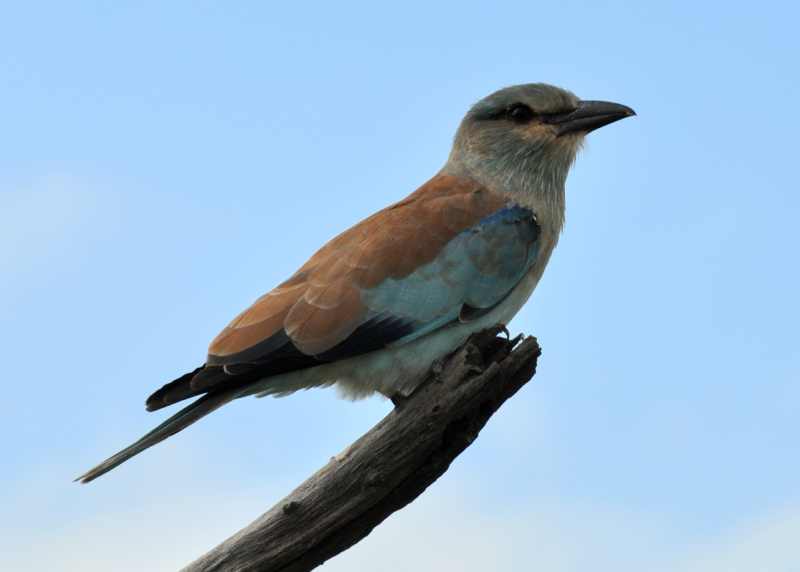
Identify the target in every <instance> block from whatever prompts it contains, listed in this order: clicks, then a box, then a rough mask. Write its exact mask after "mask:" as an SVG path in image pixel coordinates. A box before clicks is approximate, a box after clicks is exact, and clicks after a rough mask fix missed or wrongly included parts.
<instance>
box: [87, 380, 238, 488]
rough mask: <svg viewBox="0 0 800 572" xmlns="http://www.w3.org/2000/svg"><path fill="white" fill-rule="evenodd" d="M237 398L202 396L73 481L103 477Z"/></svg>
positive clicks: (232, 393)
mask: <svg viewBox="0 0 800 572" xmlns="http://www.w3.org/2000/svg"><path fill="white" fill-rule="evenodd" d="M238 396H239V395H238V393H237V392H235V391H221V392H218V393H209V394H206V395H204V396H203V397H201V398H200V399H198V400H196V401H194V402H192V403H191V404H190V405H188V406H187V407H184V408H183V409H181V410H180V411H178V412H177V413H176V414H175V415H173V416H172V417H170V418H169V419H167V420H166V421H164V422H163V423H162V424H161V425H159V426H158V427H156V428H155V429H153V430H152V431H150V432H149V433H147V434H146V435H145V436H144V437H142V438H141V439H139V440H138V441H136V442H135V443H133V444H132V445H129V446H127V447H125V448H124V449H123V450H122V451H120V452H119V453H117V454H116V455H113V456H111V457H109V458H108V459H106V460H105V461H103V462H102V463H100V464H99V465H97V466H96V467H95V468H93V469H91V470H89V471H87V472H86V473H84V474H83V475H81V476H80V477H78V478H77V479H75V480H76V481H80V482H81V483H88V482H90V481H93V480H94V479H96V478H97V477H99V476H100V475H103V474H105V473H107V472H108V471H110V470H111V469H113V468H114V467H116V466H118V465H121V464H122V463H124V462H125V461H127V460H128V459H130V458H131V457H133V456H134V455H138V454H139V453H141V452H142V451H144V450H145V449H147V448H149V447H152V446H153V445H155V444H156V443H160V442H161V441H163V440H164V439H166V438H167V437H170V436H171V435H174V434H175V433H177V432H178V431H182V430H183V429H186V428H187V427H188V426H189V425H191V424H192V423H194V422H195V421H197V420H199V419H201V418H202V417H205V416H206V415H208V414H209V413H211V412H212V411H214V410H215V409H218V408H220V407H222V406H223V405H225V404H226V403H228V402H229V401H231V400H232V399H235V398H236V397H238Z"/></svg>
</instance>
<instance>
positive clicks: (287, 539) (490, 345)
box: [184, 329, 540, 572]
mask: <svg viewBox="0 0 800 572" xmlns="http://www.w3.org/2000/svg"><path fill="white" fill-rule="evenodd" d="M499 331H500V330H499V329H495V330H490V331H486V332H482V333H480V334H476V335H475V336H473V337H472V338H470V340H468V341H467V343H466V344H464V346H462V347H461V349H460V350H458V351H457V352H456V353H455V354H454V355H453V356H452V357H450V358H449V359H448V360H447V361H446V362H445V364H444V365H443V366H442V367H435V368H433V371H432V372H431V374H430V375H429V377H428V379H427V380H426V381H425V382H424V383H423V384H422V385H421V386H420V387H419V388H418V389H417V390H416V391H415V392H414V394H413V395H411V396H410V397H409V398H408V399H407V400H405V401H403V402H402V403H399V404H397V405H396V407H395V409H394V410H393V411H391V412H390V413H389V414H388V415H387V416H386V417H384V418H383V419H382V420H381V421H380V422H379V423H378V424H377V425H375V426H374V427H373V428H372V429H371V430H370V431H368V432H367V433H366V434H365V435H363V436H362V437H361V438H360V439H358V440H357V441H356V442H355V443H353V444H352V445H350V447H348V448H347V449H346V450H345V451H343V452H342V453H340V454H339V455H337V456H336V457H334V458H332V459H331V461H330V462H329V463H328V464H327V465H325V466H324V467H323V468H322V469H320V470H319V471H317V472H316V473H315V474H314V475H312V476H311V477H310V478H309V479H308V480H306V481H305V482H304V483H303V484H301V485H300V486H299V487H297V489H295V490H294V491H293V492H292V493H291V494H289V495H288V496H287V497H286V498H284V499H283V500H282V501H280V502H279V503H278V504H276V505H275V506H274V507H272V508H271V509H270V510H269V511H268V512H266V513H265V514H263V515H262V516H261V517H260V518H258V519H257V520H256V521H254V522H253V523H252V524H250V525H249V526H247V527H245V528H244V529H242V530H241V531H239V532H238V533H236V534H235V535H233V536H232V537H231V538H229V539H228V540H226V541H225V542H223V543H222V544H220V545H219V546H217V547H216V548H214V549H213V550H211V551H210V552H208V553H207V554H205V555H204V556H202V557H200V558H199V559H198V560H196V561H195V562H193V563H191V564H189V565H188V566H187V567H186V568H184V572H211V571H220V572H221V571H225V572H233V571H236V572H244V571H248V572H250V571H259V572H273V571H281V572H302V571H306V570H312V569H313V568H315V567H317V566H319V565H320V564H322V563H323V562H325V561H326V560H328V559H329V558H331V557H333V556H335V555H336V554H338V553H340V552H342V551H344V550H346V549H348V548H349V547H350V546H352V545H353V544H355V543H356V542H358V541H359V540H361V539H362V538H364V537H365V536H367V535H368V534H369V533H370V532H371V531H372V529H373V528H374V527H375V526H377V525H378V524H380V523H381V522H382V521H383V520H384V519H385V518H386V517H388V516H389V515H390V514H392V513H393V512H395V511H396V510H399V509H401V508H403V507H404V506H405V505H407V504H408V503H410V502H411V501H413V500H414V499H415V498H416V497H417V496H419V495H420V494H421V493H422V492H423V491H424V490H425V489H426V488H427V487H428V486H429V485H430V484H431V483H433V482H434V481H435V480H436V479H438V478H439V477H440V476H441V475H442V474H444V472H445V471H446V470H447V468H448V467H449V466H450V463H451V462H452V461H453V459H455V458H456V457H457V456H458V455H459V454H460V453H461V452H462V451H463V450H464V449H466V448H467V447H468V446H469V445H470V444H471V443H472V442H473V441H474V440H475V438H476V437H477V435H478V432H479V431H480V430H481V429H482V428H483V426H484V425H485V424H486V422H487V421H488V420H489V418H490V417H491V416H492V415H493V414H494V412H495V411H497V409H498V408H499V407H500V406H501V405H502V404H503V403H504V402H505V401H506V399H508V398H509V397H511V396H512V395H514V393H516V392H517V390H518V389H519V388H520V387H522V386H523V385H524V384H525V383H527V382H528V380H530V379H531V378H532V377H533V374H534V373H535V371H536V363H537V359H538V357H539V355H540V350H539V346H538V344H537V342H536V339H535V338H532V337H527V338H525V339H524V340H523V341H522V342H521V343H519V345H517V342H519V338H517V339H515V340H510V341H509V340H508V339H507V338H505V337H498V333H499ZM515 346H516V349H514V347H515Z"/></svg>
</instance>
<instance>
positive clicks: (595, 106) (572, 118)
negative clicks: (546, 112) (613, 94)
mask: <svg viewBox="0 0 800 572" xmlns="http://www.w3.org/2000/svg"><path fill="white" fill-rule="evenodd" d="M632 115H636V112H635V111H634V110H633V109H631V108H630V107H628V106H627V105H620V104H619V103H611V102H610V101H581V102H580V104H578V109H576V110H575V111H571V112H569V113H559V114H557V115H551V116H549V117H548V118H547V120H546V121H547V123H550V124H552V125H555V126H556V129H557V132H558V135H559V136H560V135H565V134H567V133H584V134H585V133H589V132H590V131H594V130H595V129H598V128H600V127H603V126H604V125H608V124H609V123H614V122H615V121H619V120H620V119H625V118H626V117H630V116H632Z"/></svg>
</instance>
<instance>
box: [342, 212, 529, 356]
mask: <svg viewBox="0 0 800 572" xmlns="http://www.w3.org/2000/svg"><path fill="white" fill-rule="evenodd" d="M420 240H424V237H420ZM538 253H539V226H538V225H537V223H536V218H535V216H534V214H533V212H532V211H531V210H529V209H527V208H524V207H521V206H518V205H511V206H507V207H505V208H503V209H501V210H499V211H497V212H495V213H493V214H491V215H489V216H488V217H486V218H484V219H483V220H481V221H480V222H479V223H478V224H477V225H475V226H473V227H471V228H469V229H467V230H465V231H463V232H461V233H460V234H458V235H456V236H455V237H454V238H453V239H452V240H451V241H450V242H448V243H447V245H446V246H445V247H444V248H443V249H442V251H441V252H440V253H439V255H438V256H437V257H436V258H435V259H434V260H433V261H431V262H429V263H428V264H425V265H424V266H421V267H419V268H418V269H417V270H415V271H414V272H412V273H411V274H409V275H408V276H405V277H403V278H400V279H393V278H389V279H387V280H384V281H383V282H381V283H380V284H379V285H378V286H376V287H374V288H371V289H367V290H364V291H362V301H363V302H364V303H365V305H366V306H367V307H368V308H369V310H370V314H371V316H372V318H371V320H370V322H371V323H372V324H374V328H373V329H374V330H375V333H377V332H379V331H385V330H386V329H393V330H395V331H396V333H395V336H394V340H393V341H392V345H401V344H404V343H407V342H409V341H411V340H413V339H415V338H418V337H420V336H422V335H425V334H426V333H429V332H431V331H434V330H436V329H438V328H440V327H442V326H444V325H446V324H448V323H450V322H454V321H456V320H458V319H459V316H461V317H462V319H463V317H464V315H465V314H464V313H463V311H464V309H465V308H468V309H469V310H470V312H469V313H467V315H469V314H472V315H475V314H476V313H477V314H483V313H484V312H486V311H489V310H490V309H491V308H493V307H494V306H496V305H497V304H499V303H500V302H501V301H502V300H503V299H504V298H505V297H506V296H507V295H508V294H509V292H511V290H512V289H513V288H514V286H516V285H517V284H518V283H519V281H520V280H521V279H522V278H523V276H525V274H526V273H527V271H528V270H529V269H530V268H531V266H532V265H533V264H534V262H535V261H536V257H537V255H538ZM397 333H401V334H402V335H400V336H398V335H397ZM353 342H355V340H353Z"/></svg>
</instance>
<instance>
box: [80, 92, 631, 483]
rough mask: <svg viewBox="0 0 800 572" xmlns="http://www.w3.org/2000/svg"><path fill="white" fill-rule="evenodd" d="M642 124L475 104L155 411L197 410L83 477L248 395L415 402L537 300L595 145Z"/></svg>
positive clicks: (517, 104) (568, 97)
mask: <svg viewBox="0 0 800 572" xmlns="http://www.w3.org/2000/svg"><path fill="white" fill-rule="evenodd" d="M633 115H636V113H635V112H634V111H633V109H631V108H630V107H627V106H625V105H621V104H618V103H612V102H608V101H593V100H581V99H579V98H578V97H577V96H575V95H574V94H573V93H572V92H570V91H568V90H566V89H562V88H559V87H556V86H553V85H549V84H545V83H528V84H521V85H514V86H511V87H506V88H503V89H500V90H498V91H495V92H494V93H492V94H490V95H488V96H487V97H484V98H483V99H481V100H479V101H478V102H477V103H475V104H474V105H473V106H472V107H471V108H470V109H469V110H468V111H467V113H466V115H465V116H464V118H463V119H462V121H461V123H460V125H459V126H458V129H457V131H456V134H455V137H454V140H453V144H452V148H451V150H450V154H449V156H448V158H447V160H446V161H445V163H444V166H443V167H442V168H441V169H440V170H439V171H438V172H437V173H436V174H435V175H434V176H433V177H432V178H431V179H429V180H428V181H427V182H425V183H424V184H423V185H422V186H420V187H419V188H418V189H417V190H415V191H414V192H412V193H411V194H410V195H408V196H407V197H406V198H404V199H402V200H400V201H399V202H396V203H394V204H392V205H390V206H388V207H386V208H384V209H383V210H380V211H378V212H376V213H375V214H373V215H371V216H369V217H367V218H366V219H364V220H362V221H361V222H359V223H357V224H356V225H354V226H352V227H351V228H349V229H348V230H346V231H344V232H342V233H341V234H339V235H338V236H336V237H335V238H333V239H332V240H330V241H329V242H328V243H326V244H325V245H324V246H322V247H321V248H320V249H319V250H318V251H317V252H316V253H315V254H314V255H313V256H311V258H310V259H309V260H308V261H307V262H306V263H305V264H303V265H302V266H301V267H300V268H299V269H298V270H297V272H295V273H294V274H293V275H292V276H290V277H289V278H288V279H287V280H286V281H284V282H282V283H280V284H279V285H278V286H276V287H275V288H273V289H272V290H270V291H269V292H267V293H266V294H264V295H263V296H261V297H260V298H258V299H257V300H256V301H255V302H254V303H253V304H252V305H251V306H250V307H248V308H247V309H245V310H244V311H243V312H241V313H240V314H239V315H238V316H237V317H235V318H234V319H233V320H232V321H231V322H230V323H229V324H228V325H227V326H226V327H225V328H224V329H223V330H222V331H221V332H220V333H219V335H218V336H217V337H216V338H214V340H213V341H212V342H211V344H210V346H209V348H208V352H207V356H206V360H205V363H204V364H203V365H201V366H200V367H198V368H196V369H195V370H193V371H191V372H189V373H187V374H185V375H182V376H181V377H179V378H177V379H176V380H174V381H172V382H170V383H167V384H166V385H164V386H163V387H161V388H160V389H158V390H157V391H155V392H154V393H153V394H152V395H150V397H148V398H147V400H146V408H147V410H149V411H155V410H159V409H161V408H163V407H167V406H171V405H174V404H176V403H178V402H181V401H184V400H187V399H192V398H194V401H191V402H190V403H189V405H188V406H186V407H184V408H183V409H181V410H180V411H178V412H177V413H175V414H174V415H173V416H172V417H169V418H168V419H167V420H166V421H164V422H163V423H161V424H160V425H159V426H157V427H156V428H155V429H153V430H152V431H150V432H149V433H147V434H146V435H144V436H143V437H142V438H141V439H139V440H138V441H136V442H134V443H133V444H131V445H130V446H128V447H126V448H125V449H122V450H121V451H119V452H118V453H116V454H115V455H113V456H111V457H109V458H108V459H107V460H105V461H103V462H102V463H100V464H99V465H97V466H96V467H94V468H92V469H91V470H89V471H87V472H86V473H84V474H83V475H81V476H80V477H78V478H77V479H75V480H76V481H80V482H82V483H88V482H90V481H92V480H94V479H96V478H97V477H99V476H101V475H103V474H104V473H106V472H108V471H110V470H111V469H113V468H115V467H117V466H118V465H120V464H121V463H123V462H125V461H127V460H128V459H130V458H131V457H133V456H134V455H137V454H138V453H140V452H142V451H144V450H145V449H147V448H149V447H151V446H153V445H155V444H156V443H159V442H160V441H162V440H164V439H166V438H167V437H170V436H172V435H174V434H175V433H177V432H178V431H181V430H183V429H185V428H186V427H188V426H189V425H191V424H192V423H194V422H195V421H197V420H199V419H200V418H202V417H204V416H205V415H208V414H209V413H211V412H213V411H215V410H216V409H218V408H220V407H222V406H223V405H225V404H227V403H230V402H231V401H233V400H235V399H238V398H241V397H245V396H258V397H263V396H266V395H273V396H284V395H288V394H290V393H293V392H295V391H297V390H299V389H306V388H311V387H325V386H331V385H334V384H335V385H336V387H337V388H338V389H339V391H340V392H341V393H342V394H343V395H344V396H345V397H349V398H354V399H356V398H362V397H366V396H369V395H372V394H374V393H379V394H382V395H384V396H386V397H389V398H392V399H393V400H394V399H397V400H401V399H403V398H407V397H408V396H409V395H411V393H413V391H414V389H415V388H416V387H417V386H418V385H419V383H421V381H422V380H423V379H424V377H425V375H426V374H427V373H428V371H429V369H430V368H431V366H432V365H433V364H434V363H435V362H437V360H440V359H442V358H443V357H445V356H447V355H448V354H449V353H451V352H452V351H454V350H455V349H456V348H458V347H459V346H460V345H461V344H462V343H463V342H464V341H465V340H466V339H467V338H468V337H469V336H470V335H471V334H473V333H475V332H477V331H480V330H483V329H486V328H489V327H493V326H496V325H498V324H499V325H503V326H504V325H505V324H507V323H508V322H509V320H511V318H512V317H513V316H514V315H515V314H516V313H517V312H518V311H519V310H520V308H521V307H522V306H523V304H525V302H526V301H527V300H528V298H529V297H530V295H531V293H532V292H533V290H534V288H535V287H536V285H537V283H538V282H539V280H540V278H541V277H542V273H543V272H544V269H545V266H546V265H547V263H548V260H549V259H550V256H551V254H552V252H553V249H554V248H555V246H556V244H557V242H558V239H559V236H560V234H561V231H562V228H563V226H564V213H565V184H566V179H567V174H568V172H569V170H570V168H571V166H572V165H573V163H574V161H575V158H576V156H577V154H578V152H579V150H580V149H581V147H582V145H583V142H584V139H585V136H586V135H587V134H588V133H590V132H591V131H594V130H595V129H598V128H600V127H603V126H605V125H608V124H610V123H613V122H615V121H618V120H620V119H624V118H626V117H630V116H633Z"/></svg>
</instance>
